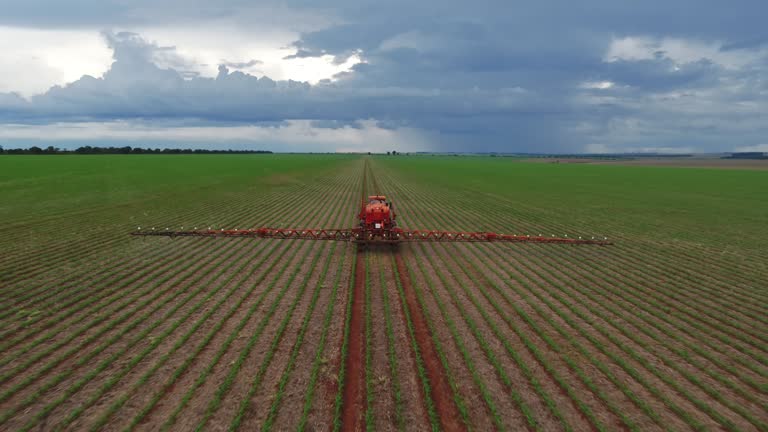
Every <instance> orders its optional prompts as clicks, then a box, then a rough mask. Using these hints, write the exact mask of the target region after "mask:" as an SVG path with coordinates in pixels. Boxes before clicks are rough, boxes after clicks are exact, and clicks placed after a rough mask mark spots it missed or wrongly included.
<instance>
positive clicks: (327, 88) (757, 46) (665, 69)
mask: <svg viewBox="0 0 768 432" xmlns="http://www.w3.org/2000/svg"><path fill="white" fill-rule="evenodd" d="M0 11H2V13H0V145H2V146H3V147H5V148H15V147H29V146H32V145H38V146H48V145H53V146H56V147H61V148H74V147H78V146H81V145H102V146H109V145H113V146H124V145H130V146H134V147H183V148H222V149H224V148H233V149H265V150H272V151H296V152H301V151H317V152H334V151H343V152H346V151H363V152H364V151H388V150H397V151H400V152H412V151H445V152H457V151H458V152H510V153H512V152H514V153H518V152H522V153H616V152H633V153H634V152H646V153H649V152H658V153H690V152H729V151H765V152H768V26H766V25H765V17H767V16H768V2H766V1H765V0H733V1H730V2H725V1H712V0H664V1H661V0H644V1H642V2H620V1H616V0H582V1H579V2H573V1H564V0H557V1H555V0H539V1H536V2H511V1H509V0H501V1H484V0H479V1H474V2H467V1H454V0H421V1H418V2H414V1H403V0H391V1H380V0H377V1H369V0H354V1H353V0H326V1H323V2H316V1H306V0H282V1H271V0H266V1H254V0H248V1H246V0H218V1H215V2H211V1H202V0H183V1H182V0H166V1H163V0H155V1H149V0H130V1H128V0H69V1H60V0H26V1H23V2H21V1H8V0H0Z"/></svg>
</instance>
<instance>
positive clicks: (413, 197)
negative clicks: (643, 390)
mask: <svg viewBox="0 0 768 432" xmlns="http://www.w3.org/2000/svg"><path fill="white" fill-rule="evenodd" d="M393 187H394V186H393ZM400 193H401V195H399V196H398V204H399V205H400V208H401V209H403V208H407V209H408V210H407V211H408V213H407V214H408V215H409V216H410V217H415V216H416V214H418V213H417V212H416V210H415V209H414V208H412V207H409V206H407V203H408V202H409V201H413V202H418V203H419V204H420V206H429V205H435V206H436V205H438V204H439V203H438V202H437V201H439V200H441V199H442V200H445V199H453V200H454V201H455V198H448V197H447V196H441V195H440V194H439V193H436V192H435V191H434V190H430V193H429V194H417V193H415V192H414V191H412V190H409V191H407V192H403V191H400ZM430 201H431V202H430ZM476 208H477V207H476ZM479 210H480V211H482V212H483V214H484V215H486V217H490V216H493V217H494V218H496V220H497V221H503V220H504V218H503V217H500V216H499V215H498V213H494V212H489V209H488V206H487V205H486V206H484V207H479ZM442 214H443V215H444V214H445V213H442ZM453 214H455V215H457V217H458V216H459V215H461V214H462V209H456V212H454V213H452V215H453ZM430 216H432V217H433V218H435V219H433V222H432V223H433V224H437V223H439V224H442V225H443V226H446V225H447V226H451V225H448V224H450V223H453V224H456V225H453V226H452V227H454V228H457V229H459V228H466V226H463V225H461V224H460V223H459V221H457V220H455V219H453V220H448V221H447V223H446V221H445V220H440V215H436V214H435V213H430ZM446 218H450V216H446ZM420 223H422V222H421V221H420ZM495 225H496V226H498V222H495ZM486 247H489V245H481V246H478V247H477V248H478V249H482V248H486ZM515 247H518V246H515ZM436 249H437V248H436ZM495 249H497V253H498V254H500V255H501V254H504V253H508V250H509V248H506V247H504V248H502V247H497V248H495ZM558 253H560V252H559V251H558ZM422 255H426V252H425V253H424V254H422ZM562 255H564V256H562V257H560V258H561V259H560V260H558V261H557V262H558V263H560V264H559V265H560V266H562V263H563V258H567V256H565V253H564V252H562ZM498 260H499V258H498V256H496V255H494V256H491V255H490V254H489V255H486V256H485V257H483V259H482V260H479V262H493V261H498ZM566 262H568V261H566ZM457 264H459V263H458V262H457ZM553 264H554V263H553ZM499 265H500V266H502V268H504V267H505V266H507V265H511V263H507V264H506V265H505V264H499ZM458 267H459V268H460V267H461V266H458ZM592 271H593V273H594V270H592ZM474 276H477V275H474ZM550 285H551V284H550ZM511 286H514V285H511ZM511 286H510V287H511ZM553 286H559V285H558V284H555V285H553ZM479 287H480V286H478V288H479ZM508 288H509V287H508ZM530 288H531V292H536V291H537V289H538V287H530ZM563 301H564V302H566V303H563V304H567V302H572V300H563ZM601 302H602V303H601V304H605V303H606V299H601ZM478 309H481V308H480V307H478ZM623 313H624V314H625V315H626V312H623ZM645 325H648V324H647V323H646V324H645ZM561 334H562V333H561ZM584 352H589V351H585V350H582V353H584ZM654 355H656V354H654ZM615 358H619V359H620V357H615ZM676 361H677V359H675V361H674V362H676ZM674 362H673V361H670V364H673V363H674ZM624 363H625V364H626V362H624ZM598 369H600V370H602V371H603V373H604V374H606V375H607V371H609V370H608V368H607V367H606V366H605V365H601V364H600V363H598ZM629 370H630V371H632V370H631V369H629ZM629 374H630V375H632V374H634V375H635V376H636V377H637V376H638V374H637V373H636V372H630V373H629ZM608 377H609V378H611V377H610V375H608ZM688 378H692V376H690V374H689V376H688ZM612 381H614V383H616V382H617V381H616V377H613V379H612ZM678 390H679V389H678ZM683 390H684V389H683ZM623 392H624V393H625V394H626V395H627V397H628V398H629V399H630V400H634V403H635V404H636V405H638V407H639V408H640V409H642V410H643V411H644V412H645V413H646V414H647V415H648V416H649V417H651V419H655V421H658V415H657V414H654V412H653V410H652V409H651V408H650V407H649V406H647V404H644V403H643V401H642V400H641V398H639V397H638V396H637V395H635V394H633V393H632V392H630V391H629V390H628V389H624V390H623ZM657 394H660V392H657ZM713 394H714V393H711V394H710V396H712V395H713ZM726 403H727V402H726ZM729 405H731V408H733V409H735V410H736V411H737V412H738V411H742V412H741V414H744V415H746V416H747V417H751V416H750V415H749V413H746V412H743V410H739V408H738V407H734V406H733V405H732V404H729ZM701 407H703V405H701V406H700V408H701ZM678 411H679V410H678ZM710 414H712V415H714V416H715V418H716V419H718V420H720V421H722V422H724V423H726V424H728V423H727V419H724V418H722V416H719V415H718V414H717V413H714V412H712V411H710ZM751 420H755V421H756V419H754V418H752V419H751ZM753 424H754V423H753ZM757 424H760V423H759V421H758V423H757Z"/></svg>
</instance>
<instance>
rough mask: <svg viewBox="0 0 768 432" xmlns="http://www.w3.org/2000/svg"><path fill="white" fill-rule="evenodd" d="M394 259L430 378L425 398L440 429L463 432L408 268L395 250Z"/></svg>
mask: <svg viewBox="0 0 768 432" xmlns="http://www.w3.org/2000/svg"><path fill="white" fill-rule="evenodd" d="M395 262H396V264H397V273H398V277H399V278H400V284H401V285H402V287H403V291H404V292H405V303H406V304H405V305H403V307H404V308H405V307H407V308H408V312H409V313H410V316H411V321H412V322H413V328H414V333H415V336H416V343H417V344H418V347H419V351H420V352H421V355H422V358H423V360H424V367H425V369H426V372H427V378H428V379H429V384H430V391H431V394H429V395H424V397H430V398H432V401H433V402H434V404H435V410H436V411H437V415H438V417H439V418H440V428H441V430H444V431H463V430H467V429H466V426H465V425H464V424H463V423H462V421H461V417H460V416H459V410H458V408H457V407H456V404H455V403H454V401H453V398H451V395H453V389H452V388H451V385H450V383H449V382H448V379H447V377H446V371H445V369H444V368H443V365H442V363H440V359H439V357H438V354H437V350H436V349H435V346H434V345H433V344H432V337H431V336H430V331H429V327H428V326H427V321H426V319H425V318H424V314H423V313H422V310H421V307H420V306H419V301H418V300H417V299H416V293H415V292H414V290H413V287H412V286H411V279H410V277H408V269H407V267H406V265H405V261H403V257H402V256H401V255H400V254H398V253H395Z"/></svg>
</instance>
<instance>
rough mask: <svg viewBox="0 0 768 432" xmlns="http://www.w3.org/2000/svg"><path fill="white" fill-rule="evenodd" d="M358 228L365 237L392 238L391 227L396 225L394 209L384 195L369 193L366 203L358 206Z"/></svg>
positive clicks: (371, 238)
mask: <svg viewBox="0 0 768 432" xmlns="http://www.w3.org/2000/svg"><path fill="white" fill-rule="evenodd" d="M358 217H359V219H360V228H361V229H362V231H363V233H364V235H365V237H366V238H367V239H370V240H373V239H374V238H376V237H380V238H382V239H386V240H389V239H392V237H393V236H392V229H393V228H394V227H395V226H396V225H397V222H396V218H397V215H396V214H395V210H394V208H393V206H392V203H390V202H388V201H387V197H386V196H384V195H371V196H369V197H368V202H367V203H365V202H364V203H362V205H361V208H360V214H359V215H358Z"/></svg>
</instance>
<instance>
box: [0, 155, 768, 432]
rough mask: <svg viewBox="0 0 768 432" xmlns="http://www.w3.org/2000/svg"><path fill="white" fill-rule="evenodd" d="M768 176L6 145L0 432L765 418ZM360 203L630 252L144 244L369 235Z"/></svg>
mask: <svg viewBox="0 0 768 432" xmlns="http://www.w3.org/2000/svg"><path fill="white" fill-rule="evenodd" d="M365 160H368V161H369V165H370V171H369V175H368V177H367V180H368V181H367V183H366V184H363V178H364V176H363V173H364V171H365V169H364V167H365V163H364V161H365ZM767 187H768V171H760V170H722V169H705V168H679V169H678V168H669V167H647V166H618V165H596V164H565V163H561V164H543V163H528V162H519V161H515V160H512V159H507V158H481V157H438V156H420V157H402V156H398V157H384V156H375V157H369V158H365V157H358V156H308V155H307V156H304V155H206V156H203V155H185V156H168V155H162V156H154V155H152V156H122V155H120V156H1V157H0V222H1V223H0V234H1V235H0V306H2V307H0V335H1V336H0V430H14V431H16V430H60V429H69V430H100V429H103V430H130V429H135V430H190V429H195V428H201V429H204V430H223V429H227V428H231V429H240V430H257V429H274V430H286V429H290V430H295V429H309V430H318V429H319V430H326V429H333V428H336V429H338V428H339V427H341V426H342V424H344V422H345V421H347V419H348V418H349V416H350V412H351V411H352V410H353V409H354V410H357V411H356V412H354V413H352V415H353V417H355V418H354V419H353V420H354V421H355V422H357V424H359V425H362V426H364V427H365V428H366V429H379V430H393V429H394V430H427V429H433V430H434V429H452V430H454V429H455V430H462V429H467V428H469V429H473V430H494V429H497V430H606V431H613V430H624V429H629V430H642V431H645V430H686V429H711V430H717V429H726V430H768V409H766V407H767V406H768V249H767V248H766V246H765V245H766V243H768V199H766V198H765V190H766V188H767ZM363 189H365V190H366V191H367V192H373V191H374V189H380V190H378V191H376V192H380V193H383V194H386V195H387V196H388V197H390V198H391V199H392V200H393V201H394V203H395V208H396V210H397V212H398V214H399V220H400V224H401V225H402V226H404V227H408V228H435V229H437V228H442V229H455V230H468V231H470V230H471V231H476V230H487V231H498V232H504V233H516V234H544V235H553V234H554V235H558V236H562V235H565V234H568V235H569V236H592V235H600V236H603V235H605V236H608V237H609V238H610V239H611V240H613V241H614V242H615V243H616V244H615V245H614V246H610V247H589V246H578V247H575V246H562V245H522V244H494V243H477V244H418V243H414V244H403V245H399V246H398V249H395V250H393V249H390V248H389V247H387V248H376V247H374V248H369V249H367V250H365V251H358V250H357V248H356V247H355V246H354V245H351V244H346V243H332V242H314V243H313V242H304V241H283V242H281V241H279V240H263V239H261V240H246V239H207V238H181V239H176V240H169V239H163V238H159V239H153V238H150V239H146V240H138V239H133V238H129V236H128V235H127V233H128V232H129V231H131V230H133V229H135V228H136V226H142V227H144V228H145V229H146V228H150V227H152V226H154V227H155V228H156V229H164V228H165V227H173V228H176V229H178V228H180V227H181V226H184V227H186V228H193V227H195V226H200V227H202V226H205V227H208V226H213V227H216V228H218V227H227V228H236V227H254V226H265V225H267V226H280V227H292V226H297V227H349V226H352V225H353V224H354V223H355V220H356V211H357V210H358V205H359V199H360V195H361V192H363ZM358 305H359V307H360V308H361V309H360V310H361V311H362V317H363V319H362V320H361V321H359V322H357V321H355V322H352V321H351V319H350V313H351V311H352V308H353V307H357V306H358ZM355 335H357V336H355ZM350 340H358V341H359V342H360V343H362V344H363V345H362V347H359V350H358V349H356V348H355V347H352V348H350ZM350 364H353V365H356V366H357V367H353V368H349V367H348V366H349V365H350ZM356 373H359V374H361V377H362V381H360V385H361V386H362V388H361V391H362V395H363V396H362V400H361V403H359V404H356V405H354V406H353V405H351V404H350V403H349V401H348V400H347V399H346V395H347V393H346V392H345V386H349V385H351V384H350V383H354V382H357V381H355V380H354V379H351V378H354V377H352V376H350V374H356ZM435 373H437V374H438V376H435V375H433V374H435ZM441 383H445V384H446V385H447V387H445V388H446V389H447V393H446V394H442V395H438V394H436V393H435V390H434V389H435V388H441V387H440V385H441Z"/></svg>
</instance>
